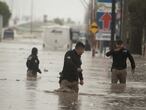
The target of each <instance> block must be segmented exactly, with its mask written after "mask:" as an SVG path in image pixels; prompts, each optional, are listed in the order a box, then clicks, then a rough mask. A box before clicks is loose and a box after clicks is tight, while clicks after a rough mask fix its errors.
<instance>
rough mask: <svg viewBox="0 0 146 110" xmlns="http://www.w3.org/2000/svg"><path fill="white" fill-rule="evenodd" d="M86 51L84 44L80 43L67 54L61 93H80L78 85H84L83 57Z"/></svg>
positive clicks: (61, 81)
mask: <svg viewBox="0 0 146 110" xmlns="http://www.w3.org/2000/svg"><path fill="white" fill-rule="evenodd" d="M84 50H85V46H84V44H83V43H81V42H78V43H77V44H76V46H75V49H74V50H69V51H68V52H66V54H65V57H64V66H63V70H62V72H61V73H60V81H59V83H60V89H58V91H61V92H78V90H79V88H78V84H79V83H80V84H81V85H83V84H84V82H83V75H82V69H81V64H82V62H81V55H82V54H83V52H84Z"/></svg>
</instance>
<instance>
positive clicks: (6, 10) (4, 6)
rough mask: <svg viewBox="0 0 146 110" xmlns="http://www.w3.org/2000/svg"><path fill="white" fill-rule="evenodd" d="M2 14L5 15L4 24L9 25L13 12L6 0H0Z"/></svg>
mask: <svg viewBox="0 0 146 110" xmlns="http://www.w3.org/2000/svg"><path fill="white" fill-rule="evenodd" d="M0 14H1V15H2V16H3V26H4V27H5V26H7V25H8V23H9V19H10V17H11V12H10V10H9V7H8V5H7V4H6V3H5V2H1V1H0Z"/></svg>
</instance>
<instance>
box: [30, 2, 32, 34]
mask: <svg viewBox="0 0 146 110" xmlns="http://www.w3.org/2000/svg"><path fill="white" fill-rule="evenodd" d="M30 5H31V7H30V11H31V15H30V33H32V31H33V0H31V4H30Z"/></svg>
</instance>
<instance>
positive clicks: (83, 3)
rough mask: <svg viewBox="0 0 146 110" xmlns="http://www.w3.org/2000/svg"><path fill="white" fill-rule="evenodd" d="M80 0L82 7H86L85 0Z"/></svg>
mask: <svg viewBox="0 0 146 110" xmlns="http://www.w3.org/2000/svg"><path fill="white" fill-rule="evenodd" d="M80 2H81V4H82V5H83V7H84V8H85V9H87V6H85V2H83V1H82V0H80Z"/></svg>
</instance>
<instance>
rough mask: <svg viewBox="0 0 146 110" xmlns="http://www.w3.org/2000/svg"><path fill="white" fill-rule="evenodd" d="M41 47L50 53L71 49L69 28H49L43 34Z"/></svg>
mask: <svg viewBox="0 0 146 110" xmlns="http://www.w3.org/2000/svg"><path fill="white" fill-rule="evenodd" d="M43 39H44V41H43V47H44V48H45V49H47V50H50V51H60V50H61V51H67V50H69V49H71V39H70V27H68V26H49V27H45V29H44V32H43Z"/></svg>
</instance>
